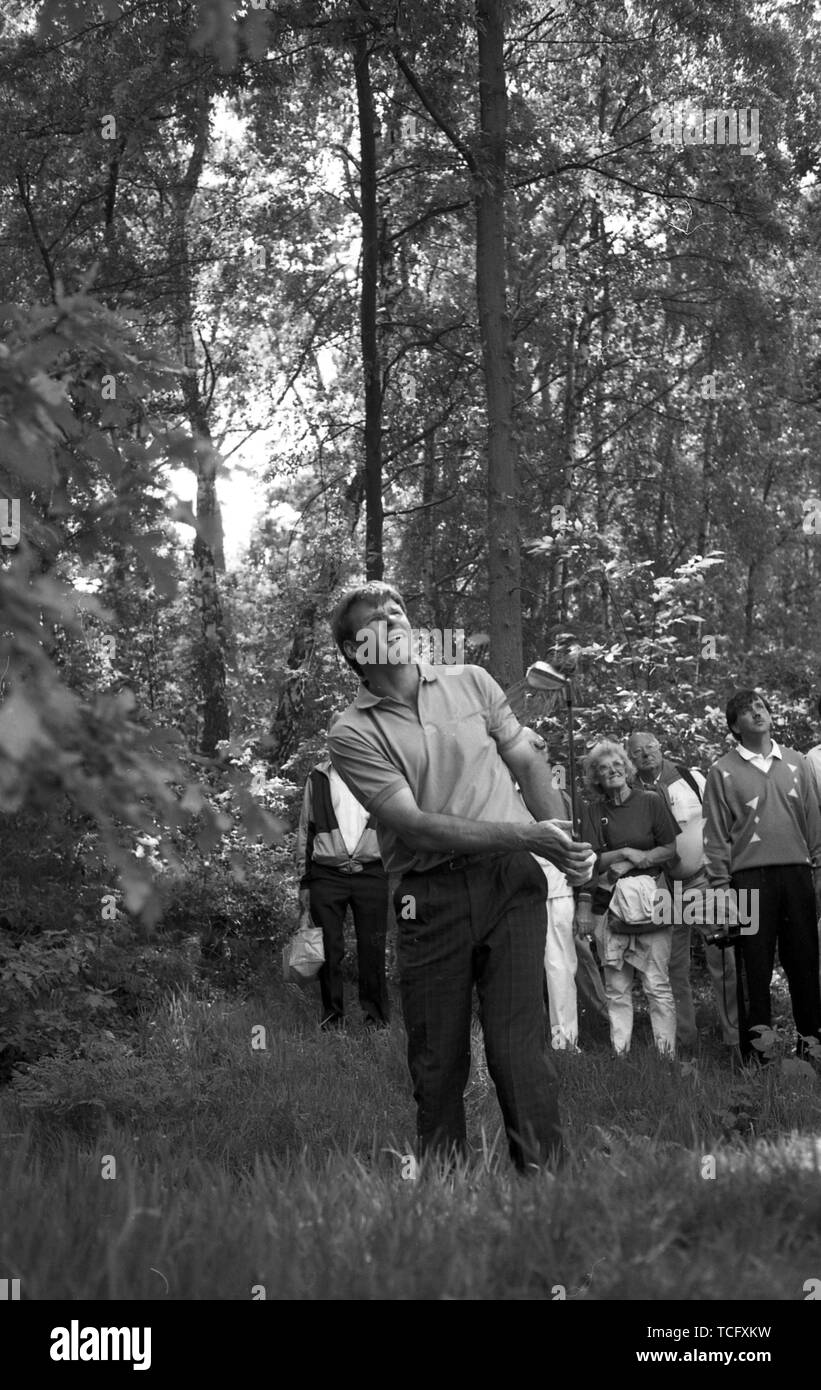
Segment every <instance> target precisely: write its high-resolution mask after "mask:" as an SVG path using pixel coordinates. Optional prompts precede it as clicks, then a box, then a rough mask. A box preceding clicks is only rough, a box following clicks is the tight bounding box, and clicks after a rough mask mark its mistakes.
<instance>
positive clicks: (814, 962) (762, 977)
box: [731, 864, 821, 1057]
mask: <svg viewBox="0 0 821 1390" xmlns="http://www.w3.org/2000/svg"><path fill="white" fill-rule="evenodd" d="M731 882H732V886H733V888H735V889H746V890H748V892H750V891H751V892H754V893H757V894H758V931H757V932H756V933H755V935H753V936H742V937H741V942H740V945H739V947H738V948H737V956H736V963H737V964H738V961H739V960H740V961H741V963H742V971H741V972H740V973H739V983H738V1014H739V1034H740V1045H741V1052H742V1055H743V1056H745V1057H748V1056H749V1055H750V1053H751V1052H752V1051H753V1050H754V1049H753V1048H752V1039H753V1038H754V1037H757V1036H758V1035H757V1034H755V1033H752V1034H751V1032H750V1029H751V1028H753V1027H755V1026H756V1025H757V1024H764V1025H765V1026H766V1027H768V1028H769V1027H770V1023H771V1000H770V983H771V980H772V974H773V966H774V965H775V948H776V944H777V945H778V958H779V961H780V962H781V965H782V967H783V970H784V974H785V975H786V976H787V983H788V984H789V987H790V998H791V1000H792V1011H793V1017H794V1019H795V1026H796V1028H797V1030H798V1032H799V1034H803V1035H804V1036H805V1037H814V1038H819V1039H821V990H820V989H819V982H818V931H817V927H816V920H815V893H814V891H813V881H812V872H811V870H810V868H809V865H807V864H773V865H768V866H767V867H765V868H759V869H741V870H738V871H737V872H736V873H734V874H733V875H732V879H731ZM749 901H754V900H749ZM742 974H743V980H742V979H741V975H742ZM798 1050H799V1052H801V1051H803V1050H804V1049H803V1048H802V1046H801V1044H800V1042H799V1048H798Z"/></svg>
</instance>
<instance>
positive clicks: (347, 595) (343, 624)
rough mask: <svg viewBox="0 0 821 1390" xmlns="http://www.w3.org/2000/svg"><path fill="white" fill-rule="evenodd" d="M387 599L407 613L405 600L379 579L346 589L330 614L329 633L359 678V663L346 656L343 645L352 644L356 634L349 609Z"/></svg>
mask: <svg viewBox="0 0 821 1390" xmlns="http://www.w3.org/2000/svg"><path fill="white" fill-rule="evenodd" d="M387 599H393V600H394V602H395V603H398V604H399V607H400V608H401V609H402V612H403V613H407V611H408V610H407V608H406V607H405V600H404V599H403V597H402V595H401V594H400V592H399V590H398V589H394V587H393V585H392V584H384V583H383V582H382V580H381V579H372V580H371V581H370V583H368V584H360V585H358V586H357V587H356V588H352V589H346V590H345V592H344V593H343V594H342V596H341V597H340V598H339V599H338V600H337V602H336V603H335V604H334V607H333V611H332V613H331V619H330V622H331V633H332V635H333V639H334V641H335V642H336V645H337V646H338V648H339V650H340V651H341V652H342V655H343V656H344V658H345V660H346V661H347V663H348V665H349V666H350V668H351V670H352V671H356V674H357V675H358V676H359V675H361V674H362V670H361V667H360V665H359V662H358V661H356V660H355V659H354V657H352V656H348V655H347V653H346V651H345V648H344V646H343V643H345V642H352V641H353V639H354V637H355V636H356V633H355V632H354V630H353V625H352V623H351V609H352V608H355V607H356V605H357V603H363V602H364V603H374V604H379V603H384V602H385V601H386V600H387Z"/></svg>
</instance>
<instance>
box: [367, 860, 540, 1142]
mask: <svg viewBox="0 0 821 1390" xmlns="http://www.w3.org/2000/svg"><path fill="white" fill-rule="evenodd" d="M453 865H454V867H452V868H451V867H450V866H447V865H446V866H445V867H437V868H436V869H434V870H433V871H429V872H426V873H419V874H405V875H403V877H402V879H401V880H400V883H399V886H398V887H397V889H396V891H395V893H394V899H393V901H394V907H395V910H396V918H397V926H398V940H397V957H398V962H399V973H400V988H401V995H402V1010H403V1013H404V1019H405V1028H406V1030H407V1035H408V1065H409V1067H410V1072H411V1077H412V1079H413V1093H414V1096H415V1098H416V1103H417V1107H418V1111H417V1123H418V1131H419V1149H420V1154H424V1153H426V1152H436V1153H439V1154H444V1155H452V1154H453V1153H454V1152H457V1153H465V1152H466V1151H467V1139H466V1127H465V1107H464V1091H465V1086H466V1085H467V1081H468V1074H469V1071H470V1022H471V1011H472V995H473V985H474V982H475V984H476V988H477V992H478V995H479V1004H480V1008H481V1019H482V1029H483V1032H484V1039H485V1055H486V1057H487V1065H488V1071H489V1072H490V1075H491V1078H492V1080H493V1082H494V1084H495V1086H496V1092H497V1095H498V1098H499V1105H500V1107H501V1110H502V1115H503V1117H504V1122H505V1129H506V1131H507V1136H508V1143H509V1146H510V1154H511V1157H512V1159H513V1161H514V1163H515V1164H516V1166H517V1168H519V1169H520V1170H523V1169H525V1168H527V1167H528V1166H530V1165H533V1164H536V1165H539V1166H542V1165H543V1164H545V1163H553V1164H557V1163H558V1162H559V1161H560V1160H561V1157H562V1135H561V1130H560V1127H559V1116H558V1101H557V1091H558V1083H557V1079H556V1073H555V1070H554V1068H553V1064H552V1062H550V1061H548V1059H547V1058H546V1056H545V1052H544V1012H543V1004H542V977H543V974H544V950H545V936H546V931H547V913H546V904H545V882H544V874H543V872H542V869H541V867H540V866H539V865H538V864H537V863H536V860H535V859H534V858H533V857H532V855H530V854H527V853H524V852H515V853H506V854H490V855H474V856H460V857H457V858H456V859H454V861H453Z"/></svg>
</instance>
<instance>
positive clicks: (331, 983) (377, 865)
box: [308, 861, 390, 1023]
mask: <svg viewBox="0 0 821 1390" xmlns="http://www.w3.org/2000/svg"><path fill="white" fill-rule="evenodd" d="M308 886H309V888H310V892H311V916H312V917H313V919H314V921H315V922H316V925H317V926H318V927H321V928H322V940H323V944H324V947H325V964H324V965H323V967H322V969H321V970H320V972H319V987H320V990H321V992H322V1009H323V1017H325V1018H327V1017H328V1016H333V1017H334V1018H336V1019H338V1020H340V1021H341V1020H342V1019H343V1018H344V1016H345V1002H344V996H343V986H342V960H343V957H344V955H345V911H346V909H347V908H348V907H350V908H351V911H352V913H353V924H354V930H355V932H356V955H357V965H358V972H359V1002H360V1004H361V1005H362V1012H363V1013H364V1014H365V1016H366V1018H370V1019H373V1021H374V1022H375V1023H387V1022H388V1020H389V1018H390V1004H389V1002H388V986H387V983H386V980H385V938H386V935H387V930H388V876H387V874H386V873H385V871H384V869H383V868H382V864H381V861H376V862H374V863H373V864H366V865H365V867H364V868H363V870H362V872H361V873H358V874H350V873H342V872H341V871H340V870H339V869H331V868H322V867H321V866H319V865H316V864H315V865H312V867H311V879H310V883H309V885H308Z"/></svg>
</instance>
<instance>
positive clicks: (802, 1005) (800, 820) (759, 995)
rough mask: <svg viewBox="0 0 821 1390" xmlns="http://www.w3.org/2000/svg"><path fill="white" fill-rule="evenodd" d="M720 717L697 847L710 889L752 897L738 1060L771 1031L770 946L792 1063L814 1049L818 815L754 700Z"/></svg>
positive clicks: (748, 693)
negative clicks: (720, 743)
mask: <svg viewBox="0 0 821 1390" xmlns="http://www.w3.org/2000/svg"><path fill="white" fill-rule="evenodd" d="M726 714H727V727H728V728H729V730H730V733H731V734H732V735H733V737H734V738H735V739H736V740H737V743H736V747H735V748H734V749H733V750H732V751H731V752H729V753H726V754H725V755H724V757H722V758H719V759H718V761H717V762H716V763H714V764H713V766H712V767H711V768H710V771H709V773H708V775H707V786H706V788H705V792H704V814H705V817H706V822H707V823H706V826H705V830H704V845H705V850H706V853H707V871H708V876H709V880H710V884H711V886H712V887H713V888H728V887H731V888H734V889H735V890H736V891H737V892H739V891H746V892H749V893H755V894H756V895H757V913H756V917H757V921H758V930H757V931H755V932H754V933H752V934H750V935H742V936H741V939H740V942H739V945H738V947H737V954H736V965H737V967H739V966H743V970H742V974H743V977H744V982H745V984H746V995H747V998H746V1001H743V1000H742V999H741V998H740V999H739V1005H740V1008H739V1013H740V1015H741V1017H740V1025H741V1050H742V1054H743V1055H744V1056H745V1057H749V1056H750V1055H751V1052H752V1041H753V1039H754V1037H755V1036H756V1035H755V1034H754V1033H752V1031H751V1030H752V1029H754V1028H755V1027H756V1026H758V1025H763V1026H764V1027H769V1026H770V1021H771V1001H770V981H771V979H772V973H773V966H774V964H775V949H776V945H777V946H778V956H779V960H780V962H781V965H782V967H783V970H784V973H785V975H786V976H787V982H788V984H789V988H790V999H791V1001H792V1008H793V1017H794V1019H795V1025H796V1028H797V1030H798V1033H799V1041H798V1046H797V1049H796V1050H797V1052H798V1054H799V1056H800V1055H802V1054H803V1053H804V1052H805V1051H806V1044H805V1043H803V1042H802V1041H801V1039H802V1038H815V1039H818V1040H819V1041H821V990H820V989H819V979H818V933H817V931H816V913H817V903H818V901H819V898H821V812H819V808H818V801H817V798H816V795H815V787H814V784H813V780H812V776H811V773H810V770H809V768H808V766H807V764H806V761H805V759H804V757H803V755H802V754H801V753H798V752H796V751H795V749H793V748H786V747H784V746H783V745H781V746H779V744H777V743H776V742H775V740H774V739H773V738H772V737H771V733H770V731H771V729H772V717H771V714H770V707H769V705H768V704H767V702H766V700H765V699H764V698H763V697H762V696H761V695H760V694H759V693H758V691H757V690H737V691H736V692H735V693H734V694H733V696H732V697H731V698H730V700H729V701H728V704H727V711H726ZM740 993H741V991H739V994H740ZM742 1004H745V1005H746V1007H744V1008H742V1007H741V1005H742Z"/></svg>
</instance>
